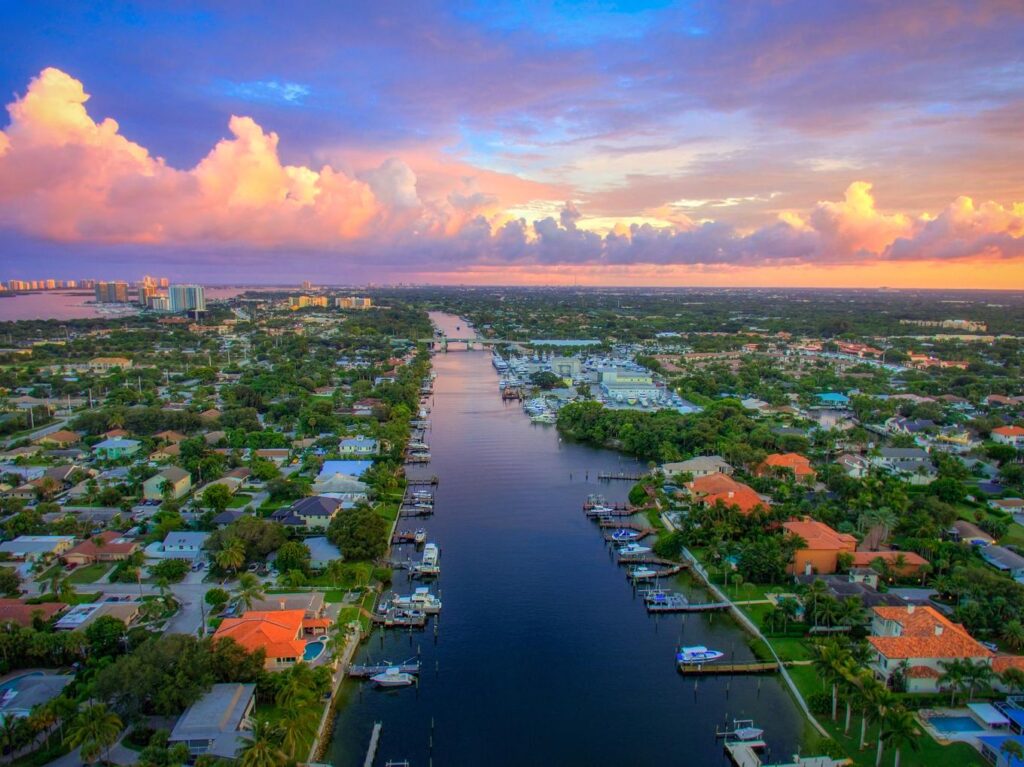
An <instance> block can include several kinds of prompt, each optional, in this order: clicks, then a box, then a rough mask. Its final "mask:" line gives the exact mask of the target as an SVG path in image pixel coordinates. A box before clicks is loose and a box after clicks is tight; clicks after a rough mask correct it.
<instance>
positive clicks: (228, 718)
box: [169, 684, 256, 757]
mask: <svg viewBox="0 0 1024 767" xmlns="http://www.w3.org/2000/svg"><path fill="white" fill-rule="evenodd" d="M255 694H256V685H254V684H215V685H214V686H213V687H211V688H210V691H209V692H208V693H206V695H204V696H203V697H202V698H200V699H199V700H197V701H196V702H195V703H193V704H192V705H191V706H189V707H188V708H187V709H186V710H185V713H183V714H182V715H181V716H180V717H179V718H178V721H177V723H175V725H174V730H172V731H171V737H170V739H169V742H171V743H178V742H181V741H202V740H207V741H210V748H209V749H208V750H207V752H206V753H210V754H214V755H216V756H226V757H233V756H234V755H235V754H236V753H237V752H238V749H239V748H241V747H242V746H243V745H244V738H243V733H242V730H241V728H242V723H243V720H244V717H245V713H246V710H247V709H248V707H249V704H250V703H251V701H252V698H253V696H254V695H255Z"/></svg>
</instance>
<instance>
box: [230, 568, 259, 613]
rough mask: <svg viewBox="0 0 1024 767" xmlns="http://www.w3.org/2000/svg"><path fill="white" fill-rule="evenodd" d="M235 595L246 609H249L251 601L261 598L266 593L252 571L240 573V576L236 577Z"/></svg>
mask: <svg viewBox="0 0 1024 767" xmlns="http://www.w3.org/2000/svg"><path fill="white" fill-rule="evenodd" d="M235 596H237V597H238V599H239V601H241V603H242V604H244V605H245V609H246V610H251V609H252V603H253V602H255V601H256V600H258V599H263V598H264V597H265V596H266V594H264V593H263V584H262V583H260V579H259V578H257V577H256V576H255V575H253V574H252V573H242V576H241V577H240V578H239V579H238V587H237V588H236V589H235Z"/></svg>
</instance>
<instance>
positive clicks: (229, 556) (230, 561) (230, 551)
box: [214, 539, 245, 573]
mask: <svg viewBox="0 0 1024 767" xmlns="http://www.w3.org/2000/svg"><path fill="white" fill-rule="evenodd" d="M214 561H216V562H217V566H218V567H220V568H221V569H223V570H228V571H230V572H232V573H237V572H238V569H239V568H240V567H241V566H242V565H244V564H245V544H243V543H242V542H241V541H240V540H237V539H235V540H233V541H231V543H229V544H228V545H227V546H225V547H224V548H222V549H221V550H220V551H218V552H217V553H216V554H215V555H214Z"/></svg>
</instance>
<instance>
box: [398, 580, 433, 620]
mask: <svg viewBox="0 0 1024 767" xmlns="http://www.w3.org/2000/svg"><path fill="white" fill-rule="evenodd" d="M391 603H392V604H393V605H394V606H395V607H398V608H400V609H404V610H416V611H419V612H422V613H426V614H427V615H436V614H437V613H439V612H441V600H440V599H438V598H437V596H436V595H434V594H431V593H430V589H428V588H426V587H420V588H417V589H416V590H415V591H413V593H412V594H410V595H409V596H399V595H398V594H395V595H394V596H393V597H392V598H391Z"/></svg>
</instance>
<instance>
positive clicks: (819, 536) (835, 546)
mask: <svg viewBox="0 0 1024 767" xmlns="http://www.w3.org/2000/svg"><path fill="white" fill-rule="evenodd" d="M782 526H783V527H784V528H785V529H786V530H787V531H789V532H791V533H793V534H794V535H799V536H800V537H801V538H803V539H804V540H805V541H807V548H808V549H814V550H817V551H850V552H852V551H853V550H854V549H855V548H856V547H857V539H856V538H854V537H853V536H852V535H850V534H849V533H837V532H836V531H835V530H833V529H832V528H831V527H829V526H828V525H826V524H825V523H824V522H819V521H817V520H816V519H791V520H789V521H788V522H784V523H783V524H782Z"/></svg>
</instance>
